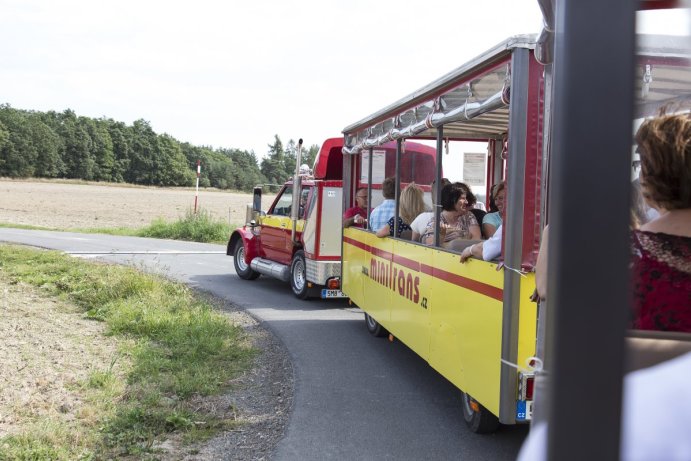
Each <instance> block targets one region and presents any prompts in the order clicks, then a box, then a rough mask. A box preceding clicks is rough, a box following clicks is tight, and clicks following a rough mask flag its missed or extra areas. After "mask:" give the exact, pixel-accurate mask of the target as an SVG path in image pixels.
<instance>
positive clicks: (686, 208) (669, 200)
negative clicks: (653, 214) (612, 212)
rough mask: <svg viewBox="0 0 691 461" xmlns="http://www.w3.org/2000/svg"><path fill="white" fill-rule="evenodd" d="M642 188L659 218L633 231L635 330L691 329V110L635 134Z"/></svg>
mask: <svg viewBox="0 0 691 461" xmlns="http://www.w3.org/2000/svg"><path fill="white" fill-rule="evenodd" d="M636 142H637V144H638V150H639V153H640V157H641V177H640V184H641V191H642V193H643V197H644V198H645V200H646V201H647V202H648V204H649V205H651V206H654V207H655V208H657V209H658V210H661V214H660V216H659V217H658V218H656V219H654V220H652V221H650V222H648V223H646V224H644V225H642V226H641V227H640V229H635V230H634V231H633V238H632V251H633V281H634V287H633V289H634V314H635V318H634V322H633V328H636V329H641V330H666V331H681V332H689V333H691V114H689V113H684V114H675V115H661V116H658V117H655V118H652V119H649V120H646V121H645V122H643V124H642V125H641V127H640V128H639V129H638V132H637V133H636Z"/></svg>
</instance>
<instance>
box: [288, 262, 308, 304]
mask: <svg viewBox="0 0 691 461" xmlns="http://www.w3.org/2000/svg"><path fill="white" fill-rule="evenodd" d="M290 288H292V289H293V294H294V295H295V296H296V297H297V298H298V299H306V298H307V268H306V266H305V252H304V251H302V250H298V251H296V252H295V255H294V256H293V262H292V263H291V264H290Z"/></svg>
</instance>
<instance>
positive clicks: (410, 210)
mask: <svg viewBox="0 0 691 461" xmlns="http://www.w3.org/2000/svg"><path fill="white" fill-rule="evenodd" d="M398 211H399V216H398V218H396V217H395V216H394V217H392V218H391V219H389V221H388V222H387V223H386V224H385V225H384V226H382V227H381V228H380V229H379V230H378V231H377V237H386V236H390V237H393V235H394V219H397V220H398V225H397V234H396V237H399V238H400V237H401V234H402V233H403V232H404V231H410V232H412V229H411V228H410V223H412V222H413V220H414V219H415V218H416V217H417V215H419V214H420V213H422V212H424V211H425V201H424V193H423V192H422V189H420V187H419V186H418V185H417V184H415V183H414V182H411V183H410V184H408V186H406V188H405V189H403V192H401V200H400V204H399V210H398ZM409 238H410V237H409Z"/></svg>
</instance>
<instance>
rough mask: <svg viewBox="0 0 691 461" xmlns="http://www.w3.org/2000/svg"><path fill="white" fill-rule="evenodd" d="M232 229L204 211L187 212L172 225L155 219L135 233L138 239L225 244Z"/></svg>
mask: <svg viewBox="0 0 691 461" xmlns="http://www.w3.org/2000/svg"><path fill="white" fill-rule="evenodd" d="M231 231H232V228H231V227H230V226H229V225H228V224H227V223H226V222H225V221H223V220H221V219H214V218H213V216H211V214H210V213H208V212H207V211H206V210H203V209H201V210H199V211H198V212H197V213H196V214H195V213H194V212H192V211H191V210H188V211H187V213H186V214H185V216H184V217H183V218H180V219H178V220H177V221H175V222H173V223H167V222H165V221H164V220H162V219H157V220H155V221H154V222H152V223H151V224H150V225H149V226H147V227H145V228H144V229H141V230H140V231H138V232H137V236H139V237H154V238H166V239H175V240H189V241H192V242H224V243H225V242H227V241H228V236H229V235H230V232H231Z"/></svg>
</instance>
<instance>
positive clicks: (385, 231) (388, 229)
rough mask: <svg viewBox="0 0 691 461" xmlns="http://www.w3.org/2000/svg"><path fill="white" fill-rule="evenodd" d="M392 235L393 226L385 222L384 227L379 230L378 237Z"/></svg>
mask: <svg viewBox="0 0 691 461" xmlns="http://www.w3.org/2000/svg"><path fill="white" fill-rule="evenodd" d="M389 236H391V227H389V225H388V224H384V227H382V228H381V229H379V230H378V231H377V237H389Z"/></svg>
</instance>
